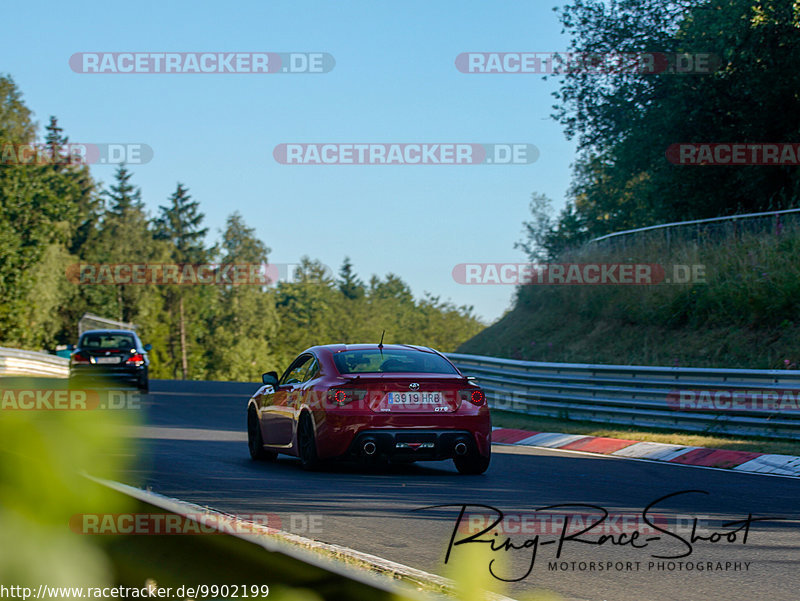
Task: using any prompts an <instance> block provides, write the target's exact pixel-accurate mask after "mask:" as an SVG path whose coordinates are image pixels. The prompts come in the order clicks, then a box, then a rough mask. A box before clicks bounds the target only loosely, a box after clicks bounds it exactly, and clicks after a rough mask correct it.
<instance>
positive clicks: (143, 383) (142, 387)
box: [138, 375, 150, 394]
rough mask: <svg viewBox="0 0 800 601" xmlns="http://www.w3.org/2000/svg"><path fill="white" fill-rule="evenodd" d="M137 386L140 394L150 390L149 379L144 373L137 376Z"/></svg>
mask: <svg viewBox="0 0 800 601" xmlns="http://www.w3.org/2000/svg"><path fill="white" fill-rule="evenodd" d="M138 388H139V392H141V393H142V394H147V393H149V392H150V380H149V378H148V377H147V376H146V375H145V376H143V377H141V378H139V384H138Z"/></svg>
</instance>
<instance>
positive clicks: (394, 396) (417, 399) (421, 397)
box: [386, 392, 442, 405]
mask: <svg viewBox="0 0 800 601" xmlns="http://www.w3.org/2000/svg"><path fill="white" fill-rule="evenodd" d="M386 398H387V401H388V403H389V404H390V405H439V404H441V402H442V393H441V392H390V393H388V394H387V395H386Z"/></svg>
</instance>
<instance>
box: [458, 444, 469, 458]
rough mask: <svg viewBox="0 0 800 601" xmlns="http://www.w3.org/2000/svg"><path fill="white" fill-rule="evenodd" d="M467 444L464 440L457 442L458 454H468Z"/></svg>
mask: <svg viewBox="0 0 800 601" xmlns="http://www.w3.org/2000/svg"><path fill="white" fill-rule="evenodd" d="M467 450H468V449H467V445H466V444H465V443H463V442H457V443H456V446H455V452H456V455H466V454H467Z"/></svg>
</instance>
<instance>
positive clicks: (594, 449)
mask: <svg viewBox="0 0 800 601" xmlns="http://www.w3.org/2000/svg"><path fill="white" fill-rule="evenodd" d="M492 443H497V444H509V445H523V446H529V447H542V448H546V449H559V450H566V451H582V452H584V453H598V454H600V455H612V456H615V457H632V458H635V459H649V460H651V461H666V462H668V463H679V464H681V465H696V466H701V467H714V468H721V469H734V470H736V471H740V472H752V473H759V474H774V475H779V476H795V477H800V457H796V456H794V455H771V454H766V453H750V452H747V451H726V450H723V449H706V448H704V447H690V446H682V445H677V444H665V443H662V442H639V441H636V440H625V439H622V438H605V437H602V436H585V435H583V434H559V433H558V432H529V431H527V430H516V429H513V428H492Z"/></svg>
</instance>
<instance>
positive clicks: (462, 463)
mask: <svg viewBox="0 0 800 601" xmlns="http://www.w3.org/2000/svg"><path fill="white" fill-rule="evenodd" d="M489 460H490V457H485V456H483V455H477V454H475V455H472V454H470V455H464V456H463V457H454V458H453V463H455V464H456V469H457V470H458V471H459V473H462V474H473V475H477V474H482V473H483V472H485V471H486V470H487V469H488V468H489Z"/></svg>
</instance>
